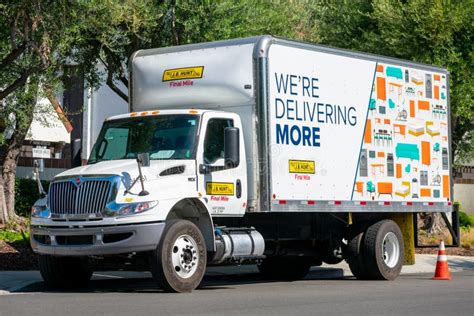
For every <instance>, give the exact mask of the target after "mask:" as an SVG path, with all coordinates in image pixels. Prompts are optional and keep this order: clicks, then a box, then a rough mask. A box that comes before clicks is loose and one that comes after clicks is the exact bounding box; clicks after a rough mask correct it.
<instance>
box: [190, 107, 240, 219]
mask: <svg viewBox="0 0 474 316" xmlns="http://www.w3.org/2000/svg"><path fill="white" fill-rule="evenodd" d="M216 115H218V116H216ZM201 126H202V128H201V133H200V137H199V146H198V152H197V157H196V160H197V170H198V191H199V192H200V193H201V194H202V195H203V196H204V197H205V198H206V200H207V203H208V207H209V209H210V210H211V213H212V215H213V216H229V215H241V214H244V212H245V208H246V207H247V167H246V160H245V147H244V143H243V141H244V140H243V135H242V125H241V123H240V118H239V117H238V115H236V114H232V113H226V114H223V113H213V112H206V113H204V114H203V119H202V125H201ZM227 127H237V128H238V129H239V147H240V159H239V160H240V161H239V164H238V165H237V166H235V167H233V168H228V167H226V166H225V163H224V131H225V129H226V128H227ZM206 169H207V171H206Z"/></svg>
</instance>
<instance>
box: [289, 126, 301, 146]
mask: <svg viewBox="0 0 474 316" xmlns="http://www.w3.org/2000/svg"><path fill="white" fill-rule="evenodd" d="M295 132H296V138H295V137H294V136H295ZM290 138H291V143H292V144H293V145H296V146H298V145H299V144H300V141H301V132H300V129H299V128H298V126H296V125H293V126H292V127H291V131H290Z"/></svg>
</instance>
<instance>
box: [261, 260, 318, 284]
mask: <svg viewBox="0 0 474 316" xmlns="http://www.w3.org/2000/svg"><path fill="white" fill-rule="evenodd" d="M311 262H312V261H311V258H308V257H295V256H288V257H269V258H266V259H264V260H263V261H262V263H261V264H259V265H258V270H259V271H260V273H261V274H262V276H263V278H265V279H270V280H284V281H294V280H301V279H303V278H304V277H305V276H306V275H307V274H308V272H309V270H310V268H311Z"/></svg>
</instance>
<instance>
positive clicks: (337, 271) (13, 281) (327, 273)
mask: <svg viewBox="0 0 474 316" xmlns="http://www.w3.org/2000/svg"><path fill="white" fill-rule="evenodd" d="M436 259H437V255H421V254H419V255H416V264H414V265H412V266H404V267H403V269H402V273H401V274H403V275H405V274H417V273H434V270H435V266H436ZM448 262H449V269H450V271H451V272H461V271H465V270H474V257H462V256H449V257H448ZM255 273H258V269H257V266H255V265H248V266H237V267H235V266H229V267H210V268H208V269H207V270H206V276H207V278H211V279H213V278H219V277H224V276H237V275H252V274H255ZM347 276H352V273H351V271H350V269H349V266H348V265H347V263H346V262H344V261H343V262H341V263H339V264H336V265H326V264H323V265H322V266H321V267H313V268H311V272H310V275H309V276H308V277H309V278H312V279H331V278H343V277H347ZM150 277H151V275H150V273H147V272H123V271H122V272H117V271H114V272H98V273H95V274H94V279H122V278H150ZM38 282H42V279H41V275H40V273H39V271H0V295H6V294H15V292H19V291H20V290H21V289H23V288H26V287H27V286H29V285H31V284H33V283H38Z"/></svg>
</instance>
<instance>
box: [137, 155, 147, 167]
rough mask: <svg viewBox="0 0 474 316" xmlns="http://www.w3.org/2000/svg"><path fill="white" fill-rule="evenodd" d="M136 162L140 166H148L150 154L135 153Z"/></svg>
mask: <svg viewBox="0 0 474 316" xmlns="http://www.w3.org/2000/svg"><path fill="white" fill-rule="evenodd" d="M137 162H138V164H139V165H140V167H150V154H149V153H140V154H138V155H137Z"/></svg>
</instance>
